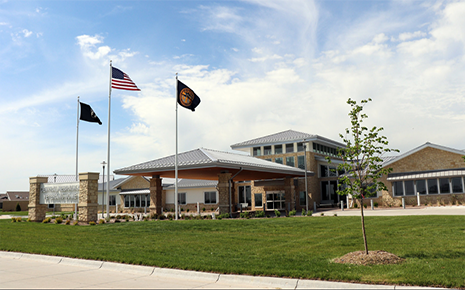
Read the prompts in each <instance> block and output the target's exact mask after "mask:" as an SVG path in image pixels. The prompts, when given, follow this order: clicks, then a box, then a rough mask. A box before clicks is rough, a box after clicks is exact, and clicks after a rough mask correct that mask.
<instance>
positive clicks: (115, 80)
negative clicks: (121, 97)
mask: <svg viewBox="0 0 465 290" xmlns="http://www.w3.org/2000/svg"><path fill="white" fill-rule="evenodd" d="M111 87H112V88H113V89H119V90H127V91H140V89H139V88H138V87H137V86H136V84H135V83H134V82H133V81H132V80H131V78H130V77H129V76H128V75H127V74H125V73H124V72H122V71H121V70H119V69H117V68H116V67H112V73H111Z"/></svg>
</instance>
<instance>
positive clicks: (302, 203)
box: [299, 191, 307, 206]
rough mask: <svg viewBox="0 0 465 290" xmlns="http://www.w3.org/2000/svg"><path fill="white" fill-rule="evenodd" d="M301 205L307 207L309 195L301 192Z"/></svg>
mask: <svg viewBox="0 0 465 290" xmlns="http://www.w3.org/2000/svg"><path fill="white" fill-rule="evenodd" d="M299 204H300V206H306V205H307V195H306V194H305V191H301V192H299Z"/></svg>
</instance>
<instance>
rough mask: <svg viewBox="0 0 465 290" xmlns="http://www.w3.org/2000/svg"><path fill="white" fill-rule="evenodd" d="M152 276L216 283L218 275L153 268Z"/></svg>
mask: <svg viewBox="0 0 465 290" xmlns="http://www.w3.org/2000/svg"><path fill="white" fill-rule="evenodd" d="M152 276H155V277H167V276H168V277H173V278H177V277H182V278H184V279H189V280H201V281H207V282H212V283H215V282H217V281H218V279H219V276H220V274H215V273H205V272H197V271H188V270H178V269H166V268H155V271H153V274H152Z"/></svg>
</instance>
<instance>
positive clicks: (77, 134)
mask: <svg viewBox="0 0 465 290" xmlns="http://www.w3.org/2000/svg"><path fill="white" fill-rule="evenodd" d="M79 107H80V102H79V96H78V97H77V121H76V124H77V125H76V181H79V180H78V175H79V173H78V162H79V159H78V146H79ZM76 215H77V203H75V204H74V217H73V218H74V219H76Z"/></svg>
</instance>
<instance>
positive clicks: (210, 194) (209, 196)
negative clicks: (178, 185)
mask: <svg viewBox="0 0 465 290" xmlns="http://www.w3.org/2000/svg"><path fill="white" fill-rule="evenodd" d="M204 197H205V199H204V203H205V204H215V203H216V191H206V192H204Z"/></svg>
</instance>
